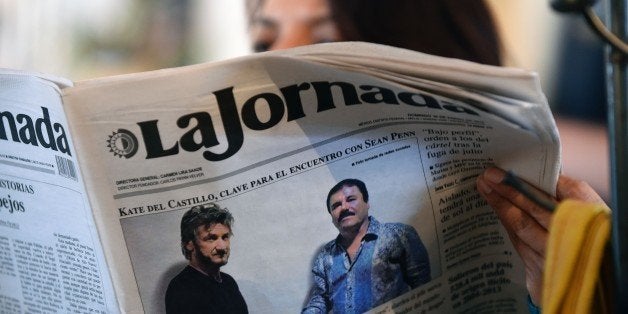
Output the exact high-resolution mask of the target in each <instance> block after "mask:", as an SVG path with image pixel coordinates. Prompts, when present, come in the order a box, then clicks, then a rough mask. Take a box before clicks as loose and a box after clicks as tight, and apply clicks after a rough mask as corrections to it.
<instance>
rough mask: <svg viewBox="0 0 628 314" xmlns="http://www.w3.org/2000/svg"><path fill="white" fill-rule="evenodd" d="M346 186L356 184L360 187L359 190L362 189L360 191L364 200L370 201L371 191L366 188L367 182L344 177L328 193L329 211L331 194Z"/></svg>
mask: <svg viewBox="0 0 628 314" xmlns="http://www.w3.org/2000/svg"><path fill="white" fill-rule="evenodd" d="M345 186H355V187H357V188H358V190H360V193H362V199H363V200H364V202H365V203H368V202H369V191H368V190H367V189H366V184H364V182H362V181H360V180H358V179H344V180H342V181H340V182H338V183H336V185H334V186H333V187H332V188H331V189H330V190H329V193H327V202H326V204H327V212H331V208H330V207H329V200H330V199H331V196H332V195H333V194H334V193H336V192H338V191H340V190H341V189H342V188H343V187H345Z"/></svg>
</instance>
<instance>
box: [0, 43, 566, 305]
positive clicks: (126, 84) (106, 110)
mask: <svg viewBox="0 0 628 314" xmlns="http://www.w3.org/2000/svg"><path fill="white" fill-rule="evenodd" d="M61 94H62V98H61V99H62V102H63V108H64V110H65V114H66V115H67V120H68V121H69V125H68V127H64V129H65V130H66V133H67V138H68V145H71V144H72V141H71V140H70V133H71V135H72V136H73V143H74V145H75V146H74V150H73V152H74V151H75V152H76V155H72V158H70V157H69V156H68V157H65V156H63V157H64V158H66V159H68V160H72V161H73V162H74V163H78V164H79V165H80V170H81V171H82V178H83V181H84V183H85V187H86V191H87V192H86V193H83V192H81V193H80V194H81V195H82V196H83V199H85V197H84V195H85V194H87V195H89V203H90V205H91V214H92V216H89V213H88V212H87V211H88V209H86V208H87V205H85V207H83V208H81V209H80V210H77V212H78V213H80V214H82V215H83V216H84V218H82V219H84V221H85V223H82V224H81V223H78V222H74V223H72V226H73V227H75V228H77V229H80V230H77V231H76V232H75V231H65V232H64V233H63V234H64V235H68V237H71V239H72V240H71V241H74V239H77V241H80V242H81V243H82V244H85V245H87V243H88V242H89V241H87V239H88V238H90V236H91V239H93V240H92V241H91V242H89V247H90V248H92V249H91V251H92V252H93V254H94V255H95V256H96V257H97V258H96V260H97V263H94V264H95V265H97V267H98V270H99V271H100V277H98V280H99V282H101V283H102V287H100V288H101V289H100V290H98V291H99V292H101V295H102V298H101V299H100V301H98V302H101V303H99V304H101V305H102V307H99V308H97V309H99V310H100V311H103V312H117V311H120V312H124V313H163V312H165V306H164V304H165V293H166V289H167V286H168V284H169V282H170V281H171V280H172V279H173V278H174V277H175V276H176V275H177V274H178V273H179V272H181V270H182V269H184V267H185V266H186V265H187V264H188V261H187V260H186V258H185V257H184V256H183V254H182V252H181V238H180V237H181V235H180V234H181V230H180V223H181V218H182V215H183V213H184V212H186V211H187V210H189V209H190V208H191V207H192V206H194V205H201V204H207V203H211V202H215V203H217V204H219V205H220V206H222V207H226V208H228V209H229V211H230V212H231V213H232V214H233V216H234V219H235V223H234V225H233V228H232V231H233V234H234V236H233V238H232V239H231V244H230V257H229V262H228V264H226V265H225V266H223V267H222V268H221V271H223V272H225V273H227V274H229V275H231V276H232V277H233V278H234V279H235V281H236V282H237V285H238V287H239V290H240V291H241V294H242V296H243V297H244V299H245V301H246V304H247V306H248V310H249V311H250V312H252V313H277V312H300V311H301V309H303V308H304V307H305V306H306V305H307V304H308V302H309V301H310V295H311V291H312V286H313V285H314V279H313V273H312V270H313V267H315V265H314V264H315V258H316V256H317V253H318V252H319V251H320V250H321V249H322V248H323V246H324V245H325V244H326V243H328V242H330V241H332V240H334V239H336V237H338V233H339V231H338V229H336V227H335V226H334V224H332V218H331V216H330V213H329V212H328V208H327V205H328V204H327V200H326V197H327V195H328V193H329V191H330V188H331V187H332V186H334V185H335V184H336V183H338V182H340V181H341V180H343V179H347V178H354V179H358V180H360V181H362V182H364V183H365V185H366V187H367V188H368V194H369V199H368V215H370V216H371V217H372V218H373V219H376V220H377V221H378V222H380V223H381V224H389V223H402V224H404V225H408V226H411V227H412V229H414V230H415V231H416V233H417V234H418V236H419V238H420V241H421V243H422V244H423V245H424V247H425V249H426V251H427V260H428V261H429V278H430V280H429V282H427V283H425V284H422V285H420V286H418V287H416V288H414V289H412V290H410V291H409V292H407V293H404V294H401V295H399V296H396V298H393V299H391V300H390V301H389V302H387V303H385V304H382V305H381V306H379V307H377V308H374V309H372V311H373V312H374V313H383V312H389V311H392V312H396V313H406V312H420V311H433V310H437V311H442V312H470V311H489V312H524V311H526V304H525V300H526V289H525V282H524V273H523V266H522V263H521V261H520V260H519V257H518V256H517V254H516V252H515V251H514V249H513V247H512V245H511V244H510V242H509V240H508V237H507V235H506V233H505V231H504V230H503V228H502V227H501V226H500V225H499V222H498V220H497V218H496V216H495V215H494V214H493V212H492V210H491V209H490V208H489V207H488V205H487V204H486V202H485V201H483V200H482V198H481V197H480V196H479V194H478V193H477V192H476V190H475V178H476V177H477V175H478V174H479V173H481V172H482V171H483V169H484V168H486V167H487V166H489V165H497V166H499V167H502V168H504V169H508V170H512V171H514V172H515V173H517V174H518V175H519V176H521V177H522V178H524V179H526V180H527V181H529V182H530V183H532V184H534V185H537V186H539V187H541V188H542V189H544V190H546V191H548V192H550V193H553V188H554V187H555V185H556V180H557V176H558V171H559V158H560V151H559V143H558V134H557V131H556V128H555V124H554V122H553V119H552V116H551V113H550V111H549V109H548V106H547V103H546V100H545V97H544V96H543V94H542V92H541V91H540V88H539V83H538V79H537V78H536V76H535V75H534V74H532V73H528V72H525V71H521V70H517V69H506V68H497V67H490V66H483V65H478V64H474V63H470V62H465V61H460V60H452V59H445V58H439V57H433V56H429V55H424V54H420V53H415V52H411V51H406V50H401V49H396V48H391V47H384V46H378V45H372V44H365V43H332V44H322V45H315V46H311V47H305V48H297V49H293V50H286V51H283V52H271V53H264V54H257V55H253V56H249V57H243V58H239V59H234V60H230V61H223V62H218V63H209V64H202V65H195V66H189V67H182V68H176V69H165V70H160V71H155V72H147V73H136V74H131V75H125V76H118V77H107V78H102V79H96V80H90V81H85V82H77V83H75V86H73V87H67V88H63V89H61ZM51 97H52V98H54V97H55V96H54V95H52V96H51ZM59 102H60V101H59V99H57V103H59ZM22 107H24V108H30V110H34V111H37V112H36V113H33V114H34V116H37V114H39V112H40V111H39V110H43V109H40V108H39V106H37V105H33V103H30V104H24V106H22ZM59 107H61V106H60V105H59ZM16 110H17V109H16ZM20 110H24V109H20ZM2 111H3V112H6V111H7V109H6V107H5V105H4V103H3V110H2ZM61 111H62V110H61V109H58V113H57V115H55V119H56V120H55V121H60V120H62V119H63V117H62V112H61ZM16 112H17V111H16ZM40 115H41V114H40ZM18 123H20V122H18ZM3 124H4V129H5V133H6V134H8V133H9V131H8V130H9V127H8V126H7V125H8V123H7V122H5V120H3ZM64 125H65V124H64ZM68 131H69V132H68ZM3 139H4V138H3ZM6 142H7V143H8V142H9V141H8V140H7V141H6ZM3 143H4V142H3ZM24 146H25V145H21V146H20V147H24ZM69 147H72V146H69ZM30 148H31V147H29V149H30ZM24 149H25V148H24ZM9 151H13V150H11V149H9V150H7V149H5V148H4V144H3V148H2V153H3V154H4V155H5V156H2V157H3V159H2V162H3V165H8V167H4V166H3V171H2V175H3V176H5V177H8V176H9V175H11V174H13V175H14V176H15V177H16V178H18V177H19V175H18V174H15V173H18V172H21V171H22V170H21V169H23V167H22V168H19V167H18V168H15V169H14V168H13V167H14V166H13V165H12V164H11V163H10V162H9V161H8V160H7V158H6V155H7V152H9ZM15 152H16V153H15V155H17V157H18V158H20V157H24V156H32V153H30V152H29V151H27V150H22V148H20V151H19V152H18V151H17V150H15ZM53 155H60V154H59V153H54V154H53ZM76 157H78V160H76ZM50 168H54V167H50ZM77 172H78V171H77ZM20 178H21V179H19V180H18V179H8V178H4V179H5V180H12V181H19V182H24V184H26V181H25V179H24V178H25V177H20ZM33 178H35V175H33ZM20 180H21V181H20ZM57 180H59V179H57ZM66 181H67V180H66ZM73 182H74V183H72V184H75V185H76V186H81V179H80V177H78V178H77V179H76V180H75V181H73ZM57 184H59V183H57ZM59 185H60V184H59ZM36 189H37V190H43V189H44V188H43V187H42V188H36ZM76 189H77V190H78V188H76ZM48 192H49V193H51V194H53V195H51V196H50V199H51V200H52V201H46V202H45V204H54V206H58V207H60V208H63V207H64V205H65V204H66V203H67V201H66V199H65V196H62V195H61V194H59V193H58V192H55V191H53V190H49V191H48ZM5 194H6V193H5ZM51 206H53V205H51ZM42 210H44V209H43V207H42ZM46 210H47V209H46ZM32 212H33V213H37V214H38V215H39V213H38V211H36V210H32ZM0 213H2V212H0ZM46 213H47V215H50V218H49V219H46V222H47V221H63V223H52V224H49V223H46V226H44V227H42V226H40V227H38V228H36V229H37V230H39V232H42V231H41V230H44V233H47V234H48V236H47V240H41V241H42V243H46V245H47V246H51V247H52V246H54V245H55V243H56V242H54V241H59V242H60V243H65V241H70V240H68V239H66V238H61V239H60V240H55V237H54V235H55V234H57V233H58V231H54V230H53V229H55V228H56V227H57V226H58V227H59V228H61V229H62V230H68V229H67V228H68V226H67V225H68V224H67V222H68V217H67V215H65V214H64V215H61V217H60V215H57V214H56V213H53V212H52V211H48V210H47V211H46ZM78 213H77V214H76V215H74V214H72V216H73V217H75V216H78V215H79V214H78ZM11 218H13V217H11ZM3 220H4V219H3ZM12 221H13V220H9V219H7V223H12ZM93 224H95V228H94V227H93ZM26 225H27V223H26V221H25V222H22V223H21V226H26ZM22 228H24V227H22ZM6 230H8V229H7V228H6V227H2V228H1V229H0V232H2V233H0V235H1V236H2V237H3V238H2V239H3V245H5V246H7V247H8V246H13V247H15V244H11V243H13V242H11V241H18V239H19V241H31V242H33V241H34V240H33V239H35V238H36V237H34V236H33V235H32V234H27V233H22V232H20V233H18V234H17V235H11V236H9V235H10V234H12V233H6ZM5 238H6V240H4V239H5ZM101 246H102V249H101ZM3 251H4V252H7V253H5V254H4V255H5V259H6V260H9V259H10V258H13V259H14V260H15V259H17V258H18V257H19V256H20V255H19V254H20V253H19V251H17V249H13V250H11V251H9V250H3ZM57 254H61V253H57ZM100 255H104V257H105V259H106V264H105V263H104V262H103V260H102V258H101V256H100ZM58 256H60V255H55V257H56V258H57V259H58V260H59V263H58V264H57V265H62V264H65V262H63V261H62V260H61V257H58ZM77 256H79V255H77ZM80 256H83V255H80ZM3 265H9V263H5V264H3ZM90 265H91V264H90ZM105 265H106V266H105ZM61 267H62V266H59V268H61ZM5 272H8V271H5ZM15 272H17V270H15V271H14V274H13V277H12V278H14V279H13V280H14V281H13V282H15V284H14V285H17V284H19V282H20V281H19V277H20V274H15ZM58 273H59V274H63V271H62V270H58ZM109 278H110V280H109ZM3 282H4V280H3ZM88 282H92V281H88ZM110 286H112V287H113V288H112V289H113V290H114V291H115V293H113V292H111V291H110V290H111V289H110ZM22 289H23V291H27V290H28V289H27V288H24V287H22ZM64 289H65V288H64ZM68 289H69V287H68ZM11 291H12V292H11V293H14V294H10V293H9V292H7V289H5V288H4V286H3V287H2V288H1V290H0V295H2V296H0V297H2V298H12V300H14V301H15V304H16V306H17V305H19V304H20V302H22V303H21V304H22V305H21V306H22V307H23V308H28V307H27V306H28V305H27V303H26V301H25V300H26V298H27V297H26V296H27V294H26V292H24V293H23V297H21V296H20V295H19V290H16V289H14V290H11ZM63 291H64V290H62V292H63ZM65 293H66V294H67V293H68V292H67V291H65ZM112 294H115V302H117V305H115V306H114V305H112V304H111V300H110V299H111V297H110V296H111V295H112ZM64 300H66V299H64ZM63 302H66V303H72V302H71V301H63ZM52 303H54V302H52ZM66 303H63V304H64V305H63V306H66ZM56 304H61V303H56ZM72 304H73V303H72ZM65 309H67V307H66V308H65ZM333 310H334V311H343V309H337V308H336V309H333ZM61 312H63V311H61Z"/></svg>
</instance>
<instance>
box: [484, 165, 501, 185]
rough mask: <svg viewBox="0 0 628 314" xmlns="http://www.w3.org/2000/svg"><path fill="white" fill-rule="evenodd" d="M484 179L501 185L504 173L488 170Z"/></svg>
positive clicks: (497, 170)
mask: <svg viewBox="0 0 628 314" xmlns="http://www.w3.org/2000/svg"><path fill="white" fill-rule="evenodd" d="M484 178H486V180H488V181H491V182H493V183H501V182H502V181H503V180H504V172H503V171H501V170H499V169H497V168H488V169H486V171H484Z"/></svg>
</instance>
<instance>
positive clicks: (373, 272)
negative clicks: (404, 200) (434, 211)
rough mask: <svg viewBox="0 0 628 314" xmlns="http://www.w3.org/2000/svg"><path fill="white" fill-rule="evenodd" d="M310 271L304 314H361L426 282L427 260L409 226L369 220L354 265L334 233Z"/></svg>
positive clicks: (421, 244)
mask: <svg viewBox="0 0 628 314" xmlns="http://www.w3.org/2000/svg"><path fill="white" fill-rule="evenodd" d="M312 273H313V274H314V283H313V285H312V289H311V291H310V298H309V302H308V303H307V304H306V306H305V308H304V309H303V313H327V312H328V311H333V312H334V313H362V312H365V311H368V310H369V309H371V308H373V307H376V306H378V305H380V304H382V303H384V302H386V301H389V300H391V299H393V298H395V297H397V296H399V295H401V294H403V293H405V292H407V291H410V289H412V288H416V287H418V286H420V285H421V284H424V283H426V282H428V281H430V262H429V258H428V255H427V250H426V249H425V246H423V243H422V242H421V239H420V238H419V235H418V234H417V232H416V230H414V228H413V227H411V226H409V225H404V224H401V223H380V222H378V221H377V220H376V219H375V218H373V217H369V226H368V230H367V232H366V235H364V237H363V238H362V243H361V244H360V248H359V249H358V251H357V254H356V257H355V259H354V261H353V262H351V261H350V259H349V254H348V253H347V251H346V250H345V249H344V248H343V247H342V246H341V245H340V235H338V237H337V238H336V239H335V240H332V241H330V242H329V243H327V244H326V245H325V246H324V247H323V248H322V249H321V251H320V252H319V253H318V255H317V256H316V259H315V260H314V265H313V267H312Z"/></svg>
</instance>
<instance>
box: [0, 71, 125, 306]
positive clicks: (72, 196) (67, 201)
mask: <svg viewBox="0 0 628 314" xmlns="http://www.w3.org/2000/svg"><path fill="white" fill-rule="evenodd" d="M70 84H71V82H67V81H65V80H63V79H59V78H52V77H48V76H44V75H36V74H34V73H25V72H18V71H11V70H0V143H1V144H0V313H116V312H117V311H118V305H117V304H116V300H115V296H114V293H113V287H112V285H111V281H110V277H109V273H108V268H107V265H106V263H105V258H104V255H103V250H102V248H101V246H100V241H99V239H98V234H97V233H96V229H95V228H94V221H93V219H92V211H91V209H90V207H89V203H88V199H87V194H86V192H85V188H84V185H83V181H82V179H81V176H80V173H79V169H78V165H77V159H76V150H75V148H74V146H73V144H72V139H71V136H70V132H69V131H70V129H69V127H68V123H67V121H66V118H65V113H64V112H63V106H62V104H61V93H60V88H62V87H64V86H68V85H70Z"/></svg>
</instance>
